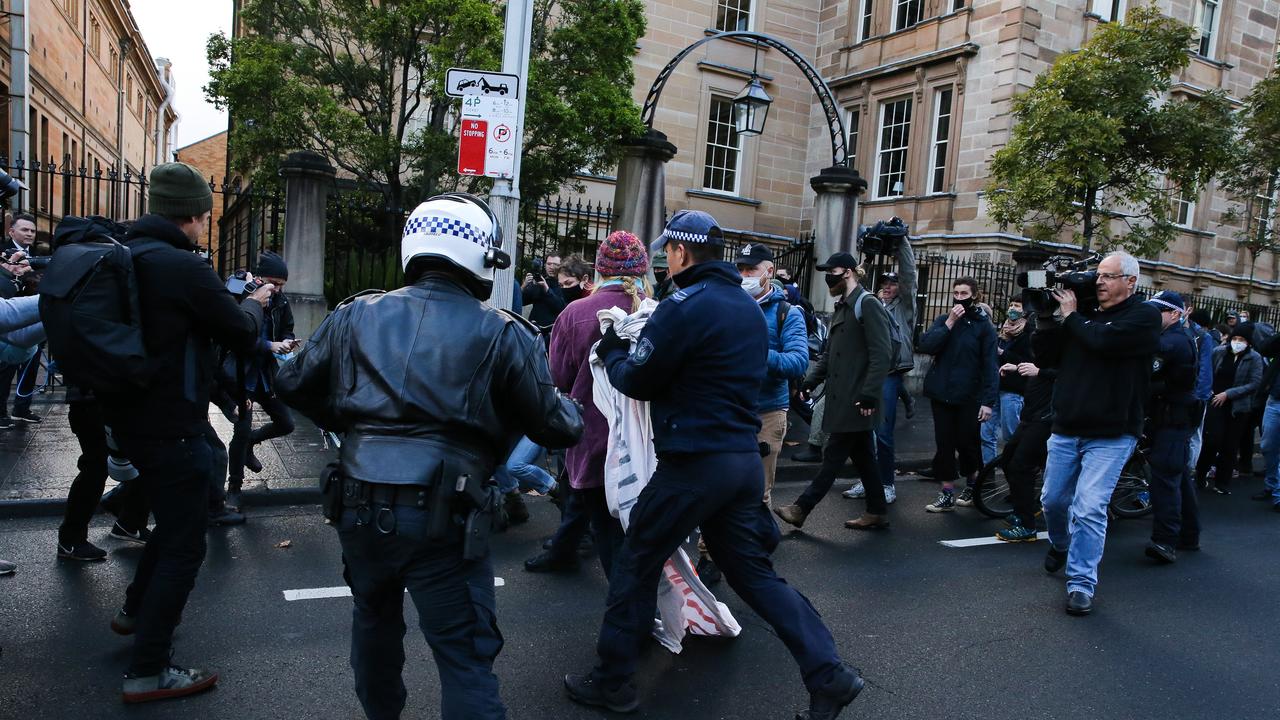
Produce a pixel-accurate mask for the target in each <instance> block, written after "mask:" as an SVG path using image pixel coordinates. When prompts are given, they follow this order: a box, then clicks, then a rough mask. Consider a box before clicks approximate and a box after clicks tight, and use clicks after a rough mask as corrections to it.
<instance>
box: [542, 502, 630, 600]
mask: <svg viewBox="0 0 1280 720" xmlns="http://www.w3.org/2000/svg"><path fill="white" fill-rule="evenodd" d="M588 530H590V531H591V537H592V540H594V541H595V546H596V554H597V555H598V556H599V558H600V567H601V569H603V570H604V576H605V578H608V577H609V573H611V572H613V556H614V555H615V554H617V552H618V548H620V547H622V538H623V532H622V523H620V522H618V518H616V517H614V516H612V515H610V514H609V503H608V501H607V500H606V499H605V494H604V488H602V487H598V488H584V489H581V490H577V489H573V490H570V491H569V498H568V500H567V501H566V502H565V505H564V513H563V514H562V515H561V516H560V527H559V528H557V529H556V534H555V535H554V536H552V538H551V553H552V554H553V555H557V556H560V557H570V556H573V555H574V554H575V553H577V552H578V546H579V545H581V544H582V538H583V536H585V535H586V534H587V531H588Z"/></svg>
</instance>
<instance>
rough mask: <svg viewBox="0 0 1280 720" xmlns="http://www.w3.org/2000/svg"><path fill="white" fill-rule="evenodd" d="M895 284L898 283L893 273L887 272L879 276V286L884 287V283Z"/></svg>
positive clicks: (896, 275) (896, 276)
mask: <svg viewBox="0 0 1280 720" xmlns="http://www.w3.org/2000/svg"><path fill="white" fill-rule="evenodd" d="M897 282H898V273H895V272H887V273H884V274H882V275H881V276H880V284H881V285H884V284H885V283H895V284H897Z"/></svg>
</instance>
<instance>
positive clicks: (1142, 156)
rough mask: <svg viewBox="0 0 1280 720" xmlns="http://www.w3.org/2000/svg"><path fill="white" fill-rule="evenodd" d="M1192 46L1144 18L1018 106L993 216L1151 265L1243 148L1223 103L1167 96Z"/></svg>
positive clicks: (1174, 24) (1173, 25) (998, 167)
mask: <svg viewBox="0 0 1280 720" xmlns="http://www.w3.org/2000/svg"><path fill="white" fill-rule="evenodd" d="M1192 36H1193V31H1192V29H1191V28H1190V27H1189V26H1187V25H1185V24H1183V23H1181V22H1178V21H1177V20H1174V19H1172V18H1169V17H1166V16H1164V15H1162V14H1160V12H1159V11H1158V10H1156V9H1155V8H1153V7H1138V8H1134V9H1132V10H1131V11H1130V12H1129V13H1128V17H1127V18H1126V20H1125V22H1123V23H1108V24H1105V25H1103V26H1101V27H1099V28H1098V31H1097V33H1096V34H1095V35H1094V36H1093V38H1091V39H1090V40H1089V42H1088V43H1086V44H1085V45H1084V47H1082V48H1081V49H1080V50H1078V51H1076V52H1072V53H1068V54H1065V55H1063V56H1061V57H1059V58H1058V59H1057V60H1056V61H1055V62H1054V63H1053V65H1052V67H1050V68H1049V69H1048V70H1047V71H1046V72H1044V73H1043V74H1041V75H1040V76H1039V77H1038V78H1036V81H1035V83H1034V84H1033V85H1032V87H1031V89H1030V90H1028V91H1027V92H1026V93H1024V94H1022V95H1020V96H1018V97H1017V98H1015V99H1014V103H1013V112H1014V118H1015V120H1016V121H1017V124H1016V125H1015V126H1014V128H1013V132H1012V135H1011V137H1010V140H1009V144H1008V145H1006V146H1005V147H1003V148H1001V149H1000V150H999V151H997V152H996V153H995V156H994V157H993V159H992V162H991V182H990V184H989V186H988V188H987V197H988V202H989V207H990V213H991V217H992V218H993V219H995V220H996V221H997V222H998V223H999V224H1000V225H1001V227H1003V228H1007V227H1009V226H1014V227H1017V228H1019V229H1023V230H1024V232H1027V234H1029V235H1032V236H1033V237H1044V236H1045V235H1046V234H1051V235H1052V236H1055V237H1056V236H1059V235H1060V234H1061V233H1063V232H1065V231H1067V230H1068V229H1070V230H1072V231H1073V232H1074V236H1075V238H1076V241H1077V242H1078V243H1079V244H1080V246H1081V247H1082V248H1084V249H1086V250H1087V249H1090V248H1091V247H1093V246H1094V244H1095V241H1097V244H1099V245H1101V246H1102V247H1125V248H1128V249H1129V250H1131V251H1133V252H1135V253H1137V254H1140V255H1147V256H1150V255H1154V254H1156V253H1158V252H1160V251H1161V250H1163V249H1165V248H1167V247H1168V246H1169V243H1170V242H1171V241H1172V240H1173V239H1174V237H1175V235H1176V233H1177V227H1176V226H1175V224H1174V217H1173V198H1174V196H1175V195H1177V194H1179V193H1180V192H1182V191H1184V190H1186V191H1196V190H1198V189H1199V188H1201V187H1203V186H1204V184H1205V183H1207V182H1208V181H1209V180H1210V178H1212V177H1213V176H1214V175H1215V174H1216V173H1217V172H1219V171H1220V170H1221V169H1222V168H1223V167H1224V166H1225V164H1226V163H1227V161H1228V159H1229V156H1230V148H1231V140H1232V137H1233V129H1232V128H1233V121H1232V116H1231V105H1230V102H1229V101H1228V99H1227V98H1226V97H1225V95H1223V94H1222V93H1220V92H1217V91H1214V92H1210V93H1207V94H1205V95H1204V96H1203V97H1200V98H1195V99H1191V100H1178V99H1172V98H1167V97H1166V94H1167V92H1168V90H1169V88H1170V86H1171V78H1172V76H1173V75H1174V73H1177V72H1178V71H1179V70H1181V69H1183V68H1184V67H1186V66H1187V64H1188V62H1189V61H1190V56H1189V55H1188V53H1187V51H1188V49H1189V48H1190V47H1191V41H1192ZM1113 225H1120V226H1122V230H1121V232H1118V233H1115V234H1112V232H1111V228H1112V226H1113ZM1028 228H1030V229H1028Z"/></svg>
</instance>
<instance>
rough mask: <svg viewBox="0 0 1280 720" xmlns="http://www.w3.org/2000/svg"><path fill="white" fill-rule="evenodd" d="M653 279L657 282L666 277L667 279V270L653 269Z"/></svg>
mask: <svg viewBox="0 0 1280 720" xmlns="http://www.w3.org/2000/svg"><path fill="white" fill-rule="evenodd" d="M653 279H654V280H657V281H658V282H663V281H664V280H666V279H667V271H666V270H654V271H653Z"/></svg>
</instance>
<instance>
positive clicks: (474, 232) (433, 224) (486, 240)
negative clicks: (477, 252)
mask: <svg viewBox="0 0 1280 720" xmlns="http://www.w3.org/2000/svg"><path fill="white" fill-rule="evenodd" d="M416 234H423V235H451V236H453V237H460V238H462V239H463V240H470V241H471V242H473V243H475V244H477V245H480V246H482V247H485V248H491V247H493V246H494V242H493V236H492V235H490V234H489V233H487V232H484V231H483V230H481V229H480V228H478V227H476V226H475V225H472V224H471V223H468V222H463V221H462V220H459V219H457V218H452V217H445V216H442V215H423V216H422V217H415V218H409V221H408V222H406V223H405V224H404V237H406V238H407V237H409V236H410V235H416Z"/></svg>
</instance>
